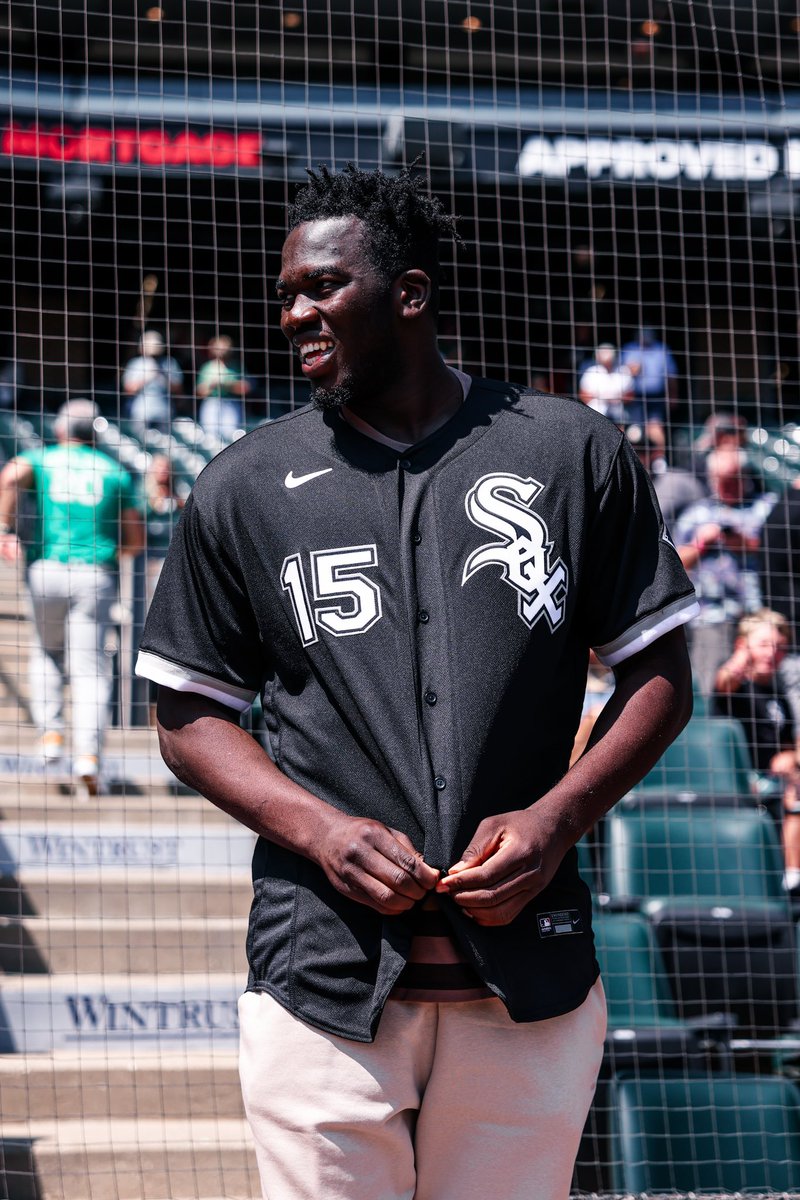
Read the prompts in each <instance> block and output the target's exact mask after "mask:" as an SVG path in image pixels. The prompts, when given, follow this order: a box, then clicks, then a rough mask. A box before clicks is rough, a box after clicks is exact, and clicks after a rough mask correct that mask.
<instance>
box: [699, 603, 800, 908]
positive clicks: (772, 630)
mask: <svg viewBox="0 0 800 1200" xmlns="http://www.w3.org/2000/svg"><path fill="white" fill-rule="evenodd" d="M789 631H790V627H789V623H788V621H787V620H786V618H785V617H784V616H782V615H781V613H778V612H774V611H772V610H771V609H768V608H762V609H760V610H759V611H758V612H755V613H751V614H749V615H748V616H746V617H743V618H742V620H741V621H740V622H739V628H738V632H737V637H736V642H735V643H734V648H733V653H732V654H731V656H730V658H728V659H727V660H726V661H725V662H724V663H722V665H721V666H720V667H719V669H718V670H717V673H716V677H715V680H714V695H713V697H712V705H711V707H712V712H713V713H714V714H715V715H717V716H724V717H734V718H735V719H736V720H737V721H739V722H740V723H741V725H742V727H743V729H744V732H745V737H746V738H747V743H748V745H749V747H750V752H751V754H752V757H753V765H754V766H755V768H756V770H757V771H759V772H760V773H761V774H764V775H771V776H777V778H778V779H780V780H781V782H782V783H783V786H784V809H785V811H784V824H783V844H784V860H785V870H786V886H787V888H789V889H790V890H795V889H800V806H798V784H799V783H800V768H799V767H798V757H797V732H796V728H797V727H796V725H795V722H794V718H793V715H792V710H791V706H790V704H789V701H788V699H787V696H786V693H785V692H784V690H783V688H782V686H781V682H780V676H779V668H780V665H781V662H782V661H783V659H784V658H785V656H786V651H787V648H788V645H789Z"/></svg>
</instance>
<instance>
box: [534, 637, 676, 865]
mask: <svg viewBox="0 0 800 1200" xmlns="http://www.w3.org/2000/svg"><path fill="white" fill-rule="evenodd" d="M616 676H617V682H616V687H615V689H614V693H613V695H612V696H611V698H610V700H609V701H608V703H607V704H606V706H605V708H604V709H603V711H602V712H601V714H600V716H599V717H598V719H597V721H596V723H595V726H594V729H593V730H592V734H591V736H590V738H589V741H588V744H587V747H586V750H585V752H584V754H583V755H582V756H581V757H580V758H579V759H578V761H577V762H576V763H575V764H574V765H573V766H572V767H571V769H570V770H569V771H568V772H567V774H566V775H565V776H564V777H563V779H562V780H561V781H560V782H559V783H558V784H556V786H555V787H554V788H553V789H552V790H551V791H550V792H548V793H547V794H546V795H545V796H543V797H542V798H541V799H540V800H538V801H537V802H536V805H535V808H536V812H537V815H538V816H539V817H540V818H541V819H542V820H543V821H546V822H548V823H550V824H551V825H552V832H553V836H554V837H555V838H556V839H557V840H558V841H560V842H563V844H564V849H565V851H566V850H567V849H568V848H569V846H571V845H573V844H574V843H575V842H576V841H577V840H578V839H579V838H580V837H582V836H583V834H584V833H586V831H587V830H588V829H590V828H591V827H592V825H594V824H595V823H596V821H598V820H599V818H600V817H602V816H603V815H604V813H606V812H607V811H608V810H609V809H610V808H611V807H612V806H613V805H614V804H616V802H617V801H618V800H620V799H621V798H622V797H623V796H624V795H625V794H626V793H627V792H629V791H630V790H631V788H633V787H635V785H636V784H637V783H638V782H639V781H640V780H641V779H642V778H643V777H644V776H645V775H646V774H647V772H648V771H649V770H650V769H651V767H653V766H654V765H655V763H656V762H657V761H658V759H659V758H660V757H661V755H662V754H663V753H664V751H665V750H666V749H667V747H668V746H669V745H670V743H671V742H672V741H674V739H675V738H676V737H677V735H678V734H679V733H680V731H681V729H683V727H684V725H685V724H686V722H687V721H688V720H689V717H690V716H691V712H692V686H691V669H690V666H689V658H688V654H687V651H686V639H685V637H684V633H683V630H682V629H677V630H674V631H673V632H672V633H670V634H667V635H666V636H665V637H663V638H661V639H659V641H657V642H656V643H654V645H653V646H651V647H650V648H649V649H647V650H645V651H642V652H640V653H639V654H637V655H635V656H633V657H632V658H631V659H629V660H628V661H627V662H626V663H624V664H622V665H621V667H620V668H619V669H618V670H617V672H616Z"/></svg>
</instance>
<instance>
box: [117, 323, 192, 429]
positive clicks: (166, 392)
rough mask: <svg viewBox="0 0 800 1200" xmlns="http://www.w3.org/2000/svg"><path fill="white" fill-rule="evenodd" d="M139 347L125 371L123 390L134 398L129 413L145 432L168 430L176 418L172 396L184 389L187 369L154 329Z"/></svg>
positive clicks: (145, 335)
mask: <svg viewBox="0 0 800 1200" xmlns="http://www.w3.org/2000/svg"><path fill="white" fill-rule="evenodd" d="M139 350H140V353H139V355H138V356H137V357H136V358H132V359H130V360H129V362H128V363H127V365H126V367H125V370H124V372H123V374H122V389H123V391H124V392H125V395H126V396H128V397H130V399H129V402H128V416H129V417H130V419H131V420H132V421H133V422H134V424H135V425H136V426H137V427H138V428H139V430H140V431H142V432H143V431H144V430H145V429H161V430H162V431H164V432H166V431H167V430H168V429H169V426H170V421H171V420H172V397H173V396H177V395H180V393H181V391H182V390H183V372H182V371H181V368H180V366H179V365H178V363H177V361H176V360H175V359H174V358H170V357H169V355H167V354H166V353H165V347H164V339H163V338H162V336H161V334H160V333H157V332H156V331H155V330H154V329H149V330H147V332H146V333H143V334H142V336H141V338H140V340H139Z"/></svg>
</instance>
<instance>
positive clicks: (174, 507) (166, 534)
mask: <svg viewBox="0 0 800 1200" xmlns="http://www.w3.org/2000/svg"><path fill="white" fill-rule="evenodd" d="M189 491H190V489H189V485H188V484H186V483H176V481H175V477H174V473H173V470H172V463H171V462H170V459H169V456H168V455H166V454H154V455H153V457H152V458H151V460H150V466H149V467H148V469H147V473H146V475H145V479H144V499H145V524H146V543H147V559H148V567H149V566H151V565H155V566H157V568H158V569H157V570H156V571H155V573H154V577H153V580H152V587H155V584H156V580H157V579H158V575H159V573H160V571H161V566H162V564H163V561H164V557H165V555H166V553H167V549H168V548H169V544H170V541H171V540H172V532H173V530H174V528H175V523H176V522H177V520H178V517H179V516H180V513H181V510H182V508H183V506H184V505H185V504H186V501H187V499H188V496H189ZM150 573H152V572H150ZM150 595H152V588H151V589H150ZM148 599H149V597H148Z"/></svg>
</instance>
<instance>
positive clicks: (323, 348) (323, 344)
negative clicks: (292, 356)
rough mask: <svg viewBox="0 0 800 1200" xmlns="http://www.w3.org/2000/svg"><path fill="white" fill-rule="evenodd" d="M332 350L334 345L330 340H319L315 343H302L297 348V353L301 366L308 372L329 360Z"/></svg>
mask: <svg viewBox="0 0 800 1200" xmlns="http://www.w3.org/2000/svg"><path fill="white" fill-rule="evenodd" d="M333 349H334V344H333V342H332V341H331V340H330V338H319V339H318V340H317V341H315V342H303V344H302V345H300V346H298V347H297V353H298V354H299V355H300V362H301V364H302V366H303V367H304V368H308V369H309V370H310V369H311V368H313V367H317V366H320V365H321V364H322V363H324V362H325V361H326V360H327V359H328V358H330V356H331V354H332V353H333Z"/></svg>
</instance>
